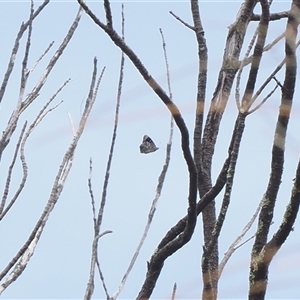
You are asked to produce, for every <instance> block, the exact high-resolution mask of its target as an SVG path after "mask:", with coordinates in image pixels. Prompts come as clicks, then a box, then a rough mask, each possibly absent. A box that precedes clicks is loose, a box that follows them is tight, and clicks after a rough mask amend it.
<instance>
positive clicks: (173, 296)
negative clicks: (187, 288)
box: [171, 282, 177, 300]
mask: <svg viewBox="0 0 300 300" xmlns="http://www.w3.org/2000/svg"><path fill="white" fill-rule="evenodd" d="M176 290H177V284H176V282H175V283H174V286H173V291H172V296H171V300H175V295H176Z"/></svg>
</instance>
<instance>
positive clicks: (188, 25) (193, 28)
mask: <svg viewBox="0 0 300 300" xmlns="http://www.w3.org/2000/svg"><path fill="white" fill-rule="evenodd" d="M169 14H170V15H172V16H173V17H174V18H175V19H176V20H177V21H179V22H180V23H182V24H183V25H184V26H186V27H187V28H189V29H191V30H193V31H195V27H193V26H191V25H190V24H188V23H186V22H184V21H183V20H182V19H181V18H180V17H178V16H177V15H175V14H174V13H173V12H172V11H169Z"/></svg>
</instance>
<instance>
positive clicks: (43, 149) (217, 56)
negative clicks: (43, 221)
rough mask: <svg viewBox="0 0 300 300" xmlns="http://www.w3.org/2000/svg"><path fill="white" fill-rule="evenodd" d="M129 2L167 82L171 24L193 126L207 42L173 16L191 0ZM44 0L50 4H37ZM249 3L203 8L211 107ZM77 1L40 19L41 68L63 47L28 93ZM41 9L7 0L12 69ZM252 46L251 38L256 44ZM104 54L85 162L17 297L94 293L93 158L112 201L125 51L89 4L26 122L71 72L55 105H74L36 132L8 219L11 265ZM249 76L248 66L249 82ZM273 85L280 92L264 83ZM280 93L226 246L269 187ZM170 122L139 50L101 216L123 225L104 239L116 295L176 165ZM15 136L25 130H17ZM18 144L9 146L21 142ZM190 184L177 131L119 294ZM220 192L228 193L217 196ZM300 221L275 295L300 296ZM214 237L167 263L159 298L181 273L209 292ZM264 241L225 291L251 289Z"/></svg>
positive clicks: (277, 269) (181, 207)
mask: <svg viewBox="0 0 300 300" xmlns="http://www.w3.org/2000/svg"><path fill="white" fill-rule="evenodd" d="M87 3H88V4H89V5H90V6H91V7H92V8H93V9H94V10H95V12H96V14H97V15H98V16H99V17H100V18H101V19H102V20H104V14H103V8H102V4H101V2H99V1H90V2H89V1H88V2H87ZM124 3H125V19H126V20H125V36H126V41H127V43H128V44H129V45H130V47H131V48H132V49H133V50H134V51H135V52H136V54H137V55H138V56H139V57H140V58H141V60H142V61H143V63H144V65H145V66H146V67H147V68H148V70H149V72H150V73H151V75H152V76H153V77H154V78H155V79H156V80H157V81H158V82H159V83H160V85H161V86H162V87H164V88H166V87H167V85H166V77H165V66H164V58H163V51H162V46H161V36H160V34H159V28H162V29H163V32H164V35H165V39H166V43H167V51H168V58H169V64H170V69H171V74H170V75H171V81H172V91H173V96H174V102H175V103H176V104H177V105H178V107H179V109H180V110H181V112H182V114H183V117H184V118H185V121H186V123H187V126H188V128H189V130H190V132H191V133H192V132H193V125H194V108H195V98H196V81H197V69H198V63H197V47H196V41H195V36H194V34H193V32H192V31H190V30H189V29H187V28H185V27H184V26H182V25H181V24H180V23H178V21H176V20H175V19H174V18H173V17H172V16H170V15H169V13H168V12H169V11H170V10H172V11H173V12H174V13H176V14H178V15H179V16H180V17H182V18H183V19H184V20H185V21H187V22H189V23H192V22H191V14H190V9H189V2H188V1H164V2H160V1H157V2H155V1H151V2H138V1H137V2H135V1H132V2H130V1H124ZM39 4H40V2H37V3H36V5H39ZM239 6H240V1H231V2H228V1H214V2H202V1H200V13H201V17H202V22H203V26H204V28H205V36H206V39H207V44H208V50H209V65H208V87H207V106H206V109H207V107H208V103H209V101H210V99H211V97H212V93H213V90H214V88H215V84H216V82H217V74H218V72H219V68H220V65H221V61H222V55H223V50H224V42H225V39H226V35H227V27H228V26H229V25H230V24H232V23H233V22H234V20H235V15H236V13H237V11H238V9H239ZM289 6H290V5H289V3H288V2H287V1H282V2H276V3H274V7H273V11H278V10H279V11H281V10H286V9H288V8H289ZM120 7H121V2H117V1H114V2H112V9H113V13H114V16H113V17H114V26H115V27H116V29H117V30H120ZM77 10H78V5H77V3H76V1H63V2H62V1H53V2H51V3H50V4H49V5H48V6H47V7H46V9H45V10H44V11H43V12H42V13H41V15H40V16H39V17H38V18H37V20H36V22H35V24H34V30H33V38H32V49H31V53H30V59H29V66H32V65H33V64H34V63H35V61H36V60H37V58H38V57H39V56H40V55H41V54H42V53H43V52H44V50H45V49H46V47H47V46H48V44H49V43H50V42H51V41H53V40H54V41H55V44H54V47H53V49H52V50H51V51H50V53H49V54H48V55H47V56H46V57H45V58H44V60H43V61H42V62H41V63H40V64H39V66H38V67H37V68H36V70H35V71H34V73H33V74H32V75H31V77H30V79H29V83H28V89H27V90H28V91H26V92H28V93H29V92H30V88H32V87H33V86H34V85H35V83H36V81H37V80H38V78H39V77H40V76H41V74H42V72H43V70H44V68H45V66H46V65H47V63H48V61H49V60H50V58H51V55H53V54H54V51H55V50H56V49H57V47H58V46H59V44H60V43H61V41H62V39H63V37H64V35H65V34H66V32H67V30H68V29H69V26H70V25H71V23H72V21H73V19H74V17H75V15H76V13H77ZM28 13H29V2H28V1H22V2H21V1H16V2H12V1H11V2H7V1H0V18H1V21H2V24H4V25H2V26H1V28H0V45H1V50H2V51H1V53H2V55H1V57H0V69H1V70H2V72H1V74H2V75H1V76H2V78H3V74H4V70H5V69H6V65H7V62H8V58H9V56H10V52H11V48H12V45H13V42H14V39H15V36H16V33H17V31H18V28H19V26H20V24H21V22H22V21H24V20H27V16H28ZM284 23H285V21H277V22H276V23H274V24H273V23H272V26H271V27H270V29H269V31H270V32H269V37H268V39H267V43H269V42H271V41H272V40H273V39H274V38H275V37H276V36H278V35H279V34H281V33H282V31H283V29H284V25H283V24H284ZM254 25H255V24H251V26H250V28H251V29H252V30H253V29H254V28H255V27H254ZM250 38H251V36H250V35H249V36H247V39H246V41H249V40H250ZM24 41H25V39H24V37H23V39H22V44H21V47H20V51H19V55H18V57H17V59H16V67H15V70H14V72H13V75H12V79H11V81H10V83H9V86H8V89H7V92H6V95H5V97H4V100H3V102H2V103H1V110H0V113H1V118H0V125H1V128H4V126H5V124H6V122H7V119H8V118H9V116H10V112H11V110H12V109H13V107H14V105H15V103H16V101H17V96H18V89H19V78H20V63H21V61H22V55H23V51H24ZM245 45H247V43H245ZM245 49H246V47H244V49H243V53H244V51H245ZM283 55H284V48H283V44H282V43H280V44H279V45H278V46H277V47H275V49H272V51H271V52H270V53H268V54H267V55H265V58H264V60H263V67H262V69H261V73H260V74H259V78H258V82H259V83H262V81H263V79H264V78H265V77H266V76H267V75H268V74H270V72H271V71H272V70H273V69H274V68H275V67H276V66H277V64H278V63H279V62H280V61H281V59H282V58H283ZM94 56H97V58H98V66H99V70H100V69H101V68H102V67H104V66H105V67H106V71H105V75H104V77H103V80H102V82H101V85H100V90H99V94H98V98H97V100H96V103H95V106H94V109H93V111H92V113H91V116H90V119H89V121H88V124H87V127H86V130H85V132H84V134H83V136H82V138H81V140H80V143H79V147H78V148H77V150H76V153H75V159H74V162H73V168H72V170H71V172H70V175H69V178H68V180H67V182H66V185H65V188H64V191H63V193H62V195H61V198H60V200H59V202H58V204H57V205H56V207H55V209H54V211H53V212H52V214H51V216H50V219H49V221H48V224H47V226H46V229H45V231H44V233H43V236H42V238H41V240H40V242H39V245H38V246H37V248H36V251H35V254H34V256H33V257H32V259H31V261H30V262H29V264H28V266H27V268H26V270H25V271H24V273H23V275H22V276H21V277H20V278H19V279H18V280H17V281H16V282H15V283H13V284H12V285H11V286H10V287H9V288H8V289H7V290H6V291H5V292H4V293H3V294H2V296H3V297H4V298H7V299H20V298H24V299H29V298H30V299H33V298H35V299H80V298H82V297H83V294H84V290H85V287H86V283H87V279H88V274H89V265H90V253H91V243H92V238H93V223H92V212H91V204H90V198H89V194H88V187H87V178H88V171H89V166H88V162H89V158H90V157H92V158H93V170H94V171H93V187H94V192H95V195H96V197H97V198H96V199H97V201H100V197H101V191H102V190H101V189H102V185H103V179H104V171H105V167H106V160H107V156H108V149H109V147H110V139H111V133H112V126H113V118H114V110H115V103H116V94H117V83H118V70H119V62H120V51H119V50H118V49H117V48H116V47H115V46H114V45H113V44H112V42H111V41H110V40H109V38H108V37H107V36H106V35H105V34H104V33H103V32H102V31H101V30H100V29H99V28H98V27H96V25H95V24H94V23H93V22H92V21H91V20H90V19H89V18H88V16H86V15H83V17H82V19H81V21H80V24H79V27H78V29H77V31H76V32H75V35H74V37H73V39H72V40H71V42H70V44H69V46H68V47H67V49H66V50H65V53H64V55H63V56H62V58H61V59H60V61H59V62H58V64H57V65H56V67H55V68H54V70H53V72H52V74H51V75H50V77H49V78H48V80H47V82H46V85H45V87H44V89H43V90H42V92H41V94H40V96H39V98H38V99H37V100H36V103H35V104H34V105H33V106H32V107H31V108H30V109H28V111H27V112H26V113H25V115H24V116H23V117H22V121H24V120H25V119H26V120H28V121H29V122H32V120H33V119H34V117H35V114H36V113H37V112H38V111H39V110H40V108H41V107H42V106H43V104H44V103H45V102H46V101H47V100H48V98H49V97H50V96H51V95H52V94H53V93H54V92H55V91H56V90H57V88H58V87H59V86H60V85H61V84H62V83H63V82H64V81H65V80H66V79H68V78H71V79H72V80H71V82H70V83H69V84H68V86H67V87H66V88H65V89H64V90H63V91H62V93H61V94H60V95H59V96H58V98H57V100H56V101H57V102H56V103H58V102H59V101H60V100H63V101H64V102H63V104H62V105H61V106H60V107H59V108H57V109H56V110H55V111H53V112H52V113H51V114H49V115H48V116H47V117H46V119H45V120H44V121H43V122H42V124H41V125H40V126H39V127H38V128H37V129H36V130H35V132H34V133H33V134H32V136H31V137H30V138H29V141H28V145H27V148H26V156H27V161H28V167H29V178H28V183H27V185H26V188H25V190H24V192H23V193H22V195H21V197H20V199H19V201H18V202H17V204H16V205H15V207H14V209H13V210H12V211H11V212H10V214H9V215H8V216H7V217H6V218H5V219H4V220H3V221H2V222H1V226H0V244H1V259H0V268H1V269H3V268H4V267H5V266H6V264H7V262H8V261H9V260H10V259H11V257H12V256H13V255H14V254H15V253H16V251H17V250H18V249H19V247H20V245H22V244H23V242H24V241H25V239H26V237H27V236H28V234H29V233H30V232H31V229H32V227H33V226H34V224H35V222H36V220H37V219H38V216H39V214H40V213H41V211H42V209H43V207H44V205H45V203H46V201H47V199H48V197H49V194H50V191H51V186H52V183H53V181H54V178H55V174H56V172H57V169H58V165H59V163H60V161H61V159H62V156H63V154H64V152H65V151H66V149H67V146H68V144H69V143H70V141H71V139H72V130H71V126H70V123H69V119H68V115H67V113H68V112H69V114H70V115H71V116H72V119H73V121H74V123H75V124H77V122H78V120H79V117H80V115H81V113H82V111H83V106H84V104H83V101H84V100H85V98H86V96H87V93H88V89H89V84H90V78H91V73H92V67H93V58H94ZM246 74H247V72H246V71H245V72H244V82H245V78H246ZM278 79H279V80H282V79H283V73H282V72H281V73H280V75H278ZM272 87H273V86H272ZM270 89H271V88H270ZM241 90H242V89H241ZM268 92H269V90H268V91H267V92H266V93H265V94H267V93H268ZM298 99H299V90H298V91H297V92H296V95H295V103H294V107H293V109H294V110H293V113H292V118H291V121H290V125H289V127H290V128H289V133H288V136H287V145H286V166H285V169H284V177H283V182H282V185H281V190H280V193H279V197H278V203H277V206H276V212H275V216H274V224H273V225H272V232H271V233H270V237H271V236H272V234H273V233H274V232H275V231H276V230H277V228H278V226H279V224H280V221H281V219H282V216H283V213H284V209H285V206H286V205H287V202H288V199H289V196H290V190H291V186H292V179H293V178H294V173H295V168H296V164H297V162H298V159H299V145H300V138H299V134H298V128H299V126H300V124H299V114H300V104H299V101H298ZM279 100H280V97H279V93H277V94H276V93H275V94H274V96H272V97H271V98H270V99H269V100H268V102H267V103H266V104H265V105H264V106H263V107H262V108H261V109H260V110H259V111H257V112H256V113H254V114H253V115H251V116H249V117H248V119H247V121H246V130H245V135H244V137H243V140H242V146H241V152H240V156H239V161H238V165H237V172H236V177H235V186H234V189H233V194H232V205H231V207H230V209H229V211H228V216H227V219H226V222H225V224H224V228H223V230H222V233H221V240H220V257H222V254H223V253H224V252H225V251H226V250H227V248H228V247H229V245H230V244H231V242H232V241H233V240H234V238H235V237H236V236H237V235H238V234H239V233H240V232H241V230H242V228H243V227H244V226H245V224H246V223H247V222H248V220H249V219H250V218H251V216H252V214H253V213H254V211H255V208H256V206H257V205H258V203H259V201H260V199H261V198H262V195H263V193H264V191H265V189H266V184H267V181H268V176H269V173H270V149H271V147H272V140H273V135H274V129H275V121H276V118H277V111H278V103H279ZM236 115H237V109H236V106H235V100H234V93H233V92H232V94H231V96H230V100H229V104H228V108H227V111H226V113H225V115H224V119H223V121H222V126H221V130H220V134H219V138H218V142H217V148H216V153H215V157H214V160H213V176H214V179H215V176H216V175H217V174H218V172H219V170H220V167H221V165H222V163H223V161H224V159H225V157H226V154H227V147H228V144H229V138H230V135H231V132H232V128H233V125H234V121H235V118H236ZM169 120H170V118H169V113H168V111H167V109H166V107H165V106H164V105H163V103H162V102H161V101H160V99H158V98H157V96H156V95H155V94H154V93H153V91H152V90H151V89H150V88H149V87H148V86H147V84H146V83H145V82H144V81H143V79H142V78H141V76H140V75H139V73H138V72H137V71H136V70H135V68H134V67H133V65H132V64H131V62H130V61H128V60H126V63H125V79H124V85H123V93H122V99H121V111H120V124H119V128H118V136H117V143H116V151H115V154H114V160H113V164H112V170H111V177H110V184H109V190H108V199H107V206H106V209H105V217H104V223H103V226H102V230H103V231H104V230H112V231H113V233H112V234H110V235H106V236H105V237H103V238H102V239H101V240H100V243H99V259H100V262H101V265H102V268H103V273H104V276H105V278H106V282H107V286H108V289H109V292H110V294H113V293H114V292H115V291H116V289H117V287H118V284H119V282H120V280H121V278H122V276H123V274H124V272H125V270H126V268H127V266H128V263H129V260H130V259H131V256H132V254H133V251H134V250H135V248H136V246H137V244H138V241H139V239H140V237H141V234H142V232H143V229H144V226H145V223H146V218H147V215H148V211H149V208H150V205H151V201H152V199H153V198H154V196H155V189H156V184H157V178H158V176H159V174H160V171H161V168H162V165H163V162H164V155H165V149H166V143H167V141H168V135H169ZM1 130H3V129H1ZM18 132H19V131H18ZM144 134H148V135H149V136H150V137H151V138H152V139H153V140H154V141H155V143H156V145H157V146H158V147H159V148H160V149H159V151H156V152H155V153H153V154H151V155H142V154H140V153H139V144H140V143H141V141H142V138H143V135H144ZM16 138H17V137H16V136H15V137H14V138H13V141H15V140H16ZM12 145H13V144H12ZM12 145H11V146H10V147H9V148H8V149H10V151H12ZM9 153H11V152H9V150H7V153H6V154H5V155H4V156H3V159H2V161H1V163H2V170H1V172H0V176H1V177H0V179H1V180H0V182H1V187H2V185H3V179H4V178H5V176H6V168H7V166H8V165H9V164H10V159H11V158H10V154H9ZM18 171H19V168H18V169H17V170H16V174H15V179H14V181H13V183H12V190H13V189H14V188H16V187H17V186H18V183H19V181H18V180H19V179H20V175H19V174H18ZM213 181H214V180H213ZM187 194H188V182H187V170H186V165H185V162H184V160H183V157H182V154H181V149H180V136H179V132H178V130H177V129H175V132H174V141H173V148H172V158H171V163H170V168H169V171H168V174H167V178H166V181H165V185H164V189H163V192H162V196H161V199H160V202H159V204H158V208H157V212H156V215H155V219H154V223H153V225H152V228H151V229H150V232H149V234H148V239H147V240H146V242H145V245H144V247H143V249H142V250H141V252H140V256H139V258H138V260H137V262H136V266H135V268H134V269H133V271H132V273H131V275H130V277H129V279H128V281H127V283H126V286H125V288H124V290H123V293H122V294H121V296H120V299H133V298H134V297H135V296H136V295H137V293H138V291H139V289H140V287H141V284H142V282H143V280H144V277H145V273H146V261H147V260H149V258H150V256H151V254H152V253H153V251H154V250H155V248H156V246H157V244H158V242H159V241H160V239H161V238H162V237H163V235H164V234H165V232H166V231H167V230H168V229H169V228H170V227H171V226H172V225H174V224H175V223H176V221H177V220H178V219H179V218H181V217H182V216H184V215H185V212H186V205H187V201H186V200H187ZM220 201H221V198H220V197H219V198H218V199H217V203H218V204H217V205H218V206H219V204H220ZM199 220H200V219H199ZM255 226H256V224H255ZM255 226H254V228H252V229H251V230H250V232H249V234H248V237H250V236H251V235H253V233H254V232H255ZM299 226H300V222H299V220H298V221H297V222H296V224H295V231H294V232H292V233H291V235H290V237H289V238H288V240H287V242H286V243H285V244H284V246H283V247H282V249H281V250H280V251H279V253H278V254H277V256H276V257H275V259H274V261H273V262H272V264H271V267H270V280H269V287H268V291H267V299H272V298H274V299H275V298H276V299H287V298H291V299H296V298H299V297H300V288H299V280H300V272H299V264H300V255H299V249H300V242H299V233H298V231H299ZM202 245H203V240H202V228H201V222H198V225H197V228H196V231H195V234H194V237H193V239H192V241H191V242H190V243H189V244H188V245H187V246H186V247H184V248H183V249H181V250H180V251H178V252H177V253H175V254H174V255H173V256H172V257H170V258H169V259H168V260H167V261H166V263H165V266H164V269H163V271H162V273H161V276H160V278H159V280H158V282H157V286H156V289H155V291H154V294H153V298H157V299H165V298H168V297H170V294H171V290H172V286H173V284H174V282H177V287H178V291H177V293H178V294H177V297H178V299H183V298H184V299H196V298H199V297H200V296H199V295H201V287H202V282H201V277H200V272H199V270H200V267H199V266H200V260H201V249H202ZM251 246H252V244H251V241H250V242H248V243H247V244H246V245H244V246H243V247H242V248H240V249H239V250H237V251H236V253H235V254H234V255H233V257H232V258H231V260H230V261H229V263H228V265H227V266H226V268H225V270H224V273H223V276H222V278H221V280H220V289H219V298H220V299H221V298H224V299H242V298H243V299H245V298H246V297H247V292H248V270H249V257H250V255H249V253H250V250H251ZM283 276H284V278H283V279H282V277H283ZM96 282H97V284H96V288H95V294H94V296H95V299H96V298H99V299H101V298H103V297H104V293H103V291H102V288H101V284H100V283H99V282H98V281H97V279H96Z"/></svg>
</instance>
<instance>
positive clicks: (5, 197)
mask: <svg viewBox="0 0 300 300" xmlns="http://www.w3.org/2000/svg"><path fill="white" fill-rule="evenodd" d="M26 126H27V122H25V123H24V125H23V128H22V130H21V133H20V136H19V140H18V142H17V144H16V148H15V152H14V155H13V159H12V162H11V164H10V166H9V169H8V174H7V177H6V183H5V188H4V191H3V196H2V200H1V206H0V220H2V219H3V217H4V216H5V214H6V212H4V213H3V209H4V206H5V203H6V199H7V196H8V191H9V187H10V182H11V176H12V171H13V168H14V165H15V162H16V158H17V154H18V152H19V149H20V145H21V141H22V138H23V135H24V132H25V129H26ZM25 178H26V174H25V169H24V168H23V179H22V181H21V184H20V187H19V189H20V188H23V186H24V185H23V184H22V183H25V180H26V179H25ZM14 198H15V199H17V197H14ZM14 198H13V199H14ZM13 199H12V200H11V203H12V204H9V205H8V207H11V206H12V205H13V202H12V201H13ZM6 210H7V211H8V210H9V208H6Z"/></svg>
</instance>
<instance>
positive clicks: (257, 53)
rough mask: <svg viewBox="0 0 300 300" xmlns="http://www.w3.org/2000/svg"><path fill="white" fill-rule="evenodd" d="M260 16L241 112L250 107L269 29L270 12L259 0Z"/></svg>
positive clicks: (263, 2) (267, 4)
mask: <svg viewBox="0 0 300 300" xmlns="http://www.w3.org/2000/svg"><path fill="white" fill-rule="evenodd" d="M260 4H261V9H262V14H261V19H260V22H259V26H258V35H257V41H256V45H255V48H254V53H253V57H252V64H251V68H250V71H249V76H248V81H247V84H246V89H245V93H244V96H243V99H242V105H241V112H247V111H248V110H249V108H250V106H251V105H252V101H251V99H252V96H253V92H254V88H255V83H256V78H257V74H258V69H259V65H260V61H261V58H262V54H263V49H264V45H265V41H266V36H267V32H268V27H269V18H270V10H269V3H268V0H260Z"/></svg>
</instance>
